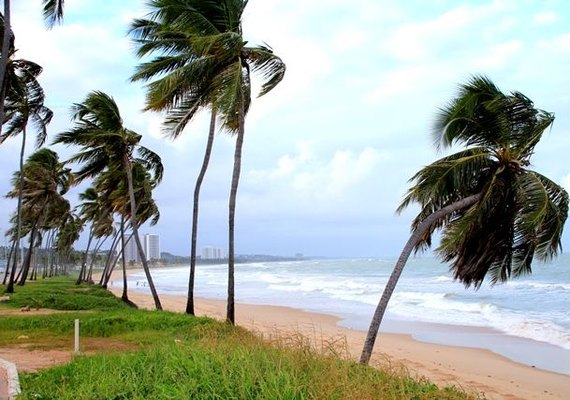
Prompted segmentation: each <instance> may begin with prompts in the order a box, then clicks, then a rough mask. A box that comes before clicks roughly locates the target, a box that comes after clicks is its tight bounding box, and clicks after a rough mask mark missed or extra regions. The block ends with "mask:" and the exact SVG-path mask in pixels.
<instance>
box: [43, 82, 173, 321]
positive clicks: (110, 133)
mask: <svg viewBox="0 0 570 400" xmlns="http://www.w3.org/2000/svg"><path fill="white" fill-rule="evenodd" d="M73 120H74V121H75V126H74V128H73V129H71V130H70V131H67V132H63V133H60V134H59V135H58V136H57V137H56V139H55V141H54V143H63V144H66V145H77V146H80V147H81V151H80V152H79V153H77V154H76V155H74V156H73V157H71V158H70V159H69V160H68V162H78V163H81V168H80V169H79V171H78V172H76V177H77V179H78V180H79V181H81V180H84V179H86V178H89V177H95V176H97V175H98V174H100V173H101V172H103V171H122V172H123V173H124V174H125V175H126V177H125V183H126V184H127V187H128V194H129V201H130V209H131V215H137V211H136V210H137V204H136V201H135V190H134V187H133V173H132V169H133V162H137V163H140V164H141V165H143V166H144V167H145V168H146V169H147V170H149V171H152V173H153V177H154V182H155V183H156V184H157V183H158V182H160V180H161V179H162V173H163V167H162V163H161V160H160V157H159V156H158V155H157V154H156V153H154V152H152V151H151V150H149V149H147V148H146V147H143V146H141V145H140V144H139V142H140V140H141V135H139V134H137V133H136V132H133V131H131V130H129V129H127V128H125V127H124V126H123V120H122V119H121V115H120V112H119V108H118V106H117V104H116V103H115V101H114V100H113V98H112V97H110V96H109V95H107V94H105V93H102V92H99V91H95V92H91V93H89V94H88V95H87V97H86V99H85V100H84V101H83V102H82V103H79V104H75V105H74V107H73ZM135 150H137V152H138V157H135V156H134V154H133V153H134V151H135ZM130 223H131V227H132V230H133V235H134V239H135V242H136V244H137V248H138V251H139V254H140V256H141V260H142V264H143V269H144V272H145V275H146V278H147V280H148V283H149V287H150V289H151V293H152V296H153V299H154V303H155V306H156V308H157V309H158V310H161V309H162V306H161V304H160V299H159V298H158V293H157V292H156V288H155V287H154V283H153V280H152V276H151V275H150V269H149V267H148V263H147V260H146V257H145V255H144V251H143V247H142V244H141V241H140V237H139V233H138V225H139V223H138V221H137V218H131V219H130Z"/></svg>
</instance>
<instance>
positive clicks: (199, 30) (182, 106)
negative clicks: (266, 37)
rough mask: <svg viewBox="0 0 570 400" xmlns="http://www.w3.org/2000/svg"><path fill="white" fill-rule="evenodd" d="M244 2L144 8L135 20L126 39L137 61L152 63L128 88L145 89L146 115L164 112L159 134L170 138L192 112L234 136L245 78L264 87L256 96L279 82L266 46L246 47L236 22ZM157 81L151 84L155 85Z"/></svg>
mask: <svg viewBox="0 0 570 400" xmlns="http://www.w3.org/2000/svg"><path fill="white" fill-rule="evenodd" d="M246 5H247V1H244V0H225V1H214V0H151V1H150V2H149V3H148V6H149V9H150V10H151V12H150V13H149V14H148V15H147V18H145V19H136V20H134V21H133V23H132V25H131V30H130V34H131V36H132V37H133V39H134V40H135V43H136V45H137V55H138V56H139V57H146V56H149V55H156V57H154V58H153V59H151V60H149V61H148V62H144V63H141V64H140V65H139V66H137V69H136V71H135V74H134V75H133V76H132V78H131V79H132V80H133V81H139V80H142V81H148V80H150V79H155V80H154V81H152V82H150V83H149V84H148V86H147V89H148V90H147V98H146V100H147V101H146V103H147V104H146V110H153V111H164V110H166V111H167V112H168V113H167V118H166V121H165V132H166V133H167V134H169V135H171V136H173V137H176V136H178V135H179V134H180V133H181V132H182V130H183V129H184V127H185V126H186V124H187V123H188V122H189V121H190V120H191V119H192V118H193V117H194V115H195V114H196V112H198V111H199V110H200V109H202V108H204V107H207V106H212V105H213V106H214V107H215V109H216V112H217V114H219V115H220V117H221V120H222V123H223V126H224V128H226V129H227V130H229V131H230V132H236V131H237V130H238V125H239V121H238V119H239V118H238V115H239V109H240V107H241V106H242V105H243V107H244V113H245V114H247V110H248V109H249V104H250V98H251V97H250V96H251V83H250V77H249V72H250V70H251V71H254V72H258V73H259V75H260V76H261V77H262V79H263V80H264V82H263V84H262V87H261V91H260V93H259V96H263V95H265V94H266V93H268V92H270V91H271V90H272V89H273V88H275V86H277V84H279V82H281V80H282V79H283V76H284V74H285V64H284V63H283V61H282V60H281V59H280V58H279V57H278V56H276V55H275V54H274V53H273V50H272V49H271V48H270V47H269V46H266V45H264V46H247V42H246V41H244V40H243V37H242V28H241V17H242V14H243V11H244V9H245V7H246ZM157 77H158V79H156V78H157Z"/></svg>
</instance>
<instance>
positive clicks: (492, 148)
mask: <svg viewBox="0 0 570 400" xmlns="http://www.w3.org/2000/svg"><path fill="white" fill-rule="evenodd" d="M553 121H554V115H553V114H551V113H548V112H545V111H542V110H538V109H536V108H534V104H533V103H532V101H531V100H530V99H528V98H527V97H525V96H524V95H523V94H521V93H519V92H513V93H510V94H504V93H502V92H501V91H500V90H499V89H498V88H497V87H496V86H495V85H494V84H493V82H491V81H490V80H489V79H488V78H486V77H484V76H475V77H473V78H472V79H471V80H470V81H469V82H468V83H466V84H464V85H462V86H461V87H460V90H459V94H458V95H457V97H455V98H454V99H453V100H452V101H451V102H450V103H449V105H447V106H446V107H445V108H443V109H442V110H441V112H440V114H439V116H438V118H437V121H436V123H435V130H434V132H435V138H436V145H437V147H450V146H452V145H455V144H463V145H465V146H466V147H467V148H466V149H465V150H463V151H460V152H459V153H455V154H452V155H449V156H447V157H444V158H442V159H440V160H438V161H436V162H434V163H432V164H430V165H428V166H426V167H424V168H423V169H421V170H420V171H419V172H418V173H417V174H416V175H414V177H413V178H412V181H413V182H414V185H413V186H412V187H411V189H410V190H409V191H408V193H407V195H406V196H405V198H404V200H403V202H402V204H401V205H400V207H399V208H398V212H401V211H402V210H403V209H405V208H406V207H407V206H409V205H410V204H412V203H418V204H419V205H420V207H421V210H420V212H419V214H418V215H417V217H416V218H415V219H414V221H413V223H412V235H411V237H410V239H409V240H408V242H407V243H406V245H405V247H404V249H403V251H402V254H401V255H400V258H399V259H398V261H397V262H396V266H395V267H394V271H393V272H392V274H391V276H390V278H389V280H388V283H387V284H386V288H385V289H384V293H383V294H382V297H381V299H380V302H379V303H378V307H377V308H376V311H375V313H374V316H373V319H372V322H371V324H370V328H369V330H368V335H367V338H366V341H365V344H364V348H363V351H362V355H361V358H360V362H361V363H364V364H366V363H368V361H369V360H370V356H371V354H372V349H373V347H374V342H375V340H376V336H377V333H378V328H379V326H380V323H381V321H382V317H383V315H384V312H385V310H386V307H387V305H388V301H389V300H390V297H391V295H392V292H393V291H394V288H395V286H396V283H397V281H398V279H399V277H400V274H401V273H402V270H403V268H404V265H405V263H406V261H407V259H408V257H409V255H410V254H411V252H412V251H414V250H415V251H421V250H423V249H426V248H428V247H429V246H430V245H431V239H432V235H433V233H434V232H436V231H438V230H439V231H441V243H440V245H439V247H438V248H437V249H436V253H438V254H439V255H440V256H441V257H442V259H443V260H444V261H445V262H448V263H450V264H451V270H452V271H453V275H454V278H455V279H457V280H459V281H460V282H462V283H463V284H465V286H466V287H469V286H474V287H475V288H479V287H480V286H481V284H482V283H483V282H484V281H485V279H486V278H487V277H488V278H489V279H490V282H491V284H496V283H501V282H505V281H506V280H508V279H509V278H511V277H513V278H516V277H519V276H521V275H525V274H529V273H531V271H532V269H531V263H532V261H533V259H538V260H548V259H551V258H552V257H554V256H556V255H557V254H558V252H559V251H560V249H561V241H560V239H561V235H562V230H563V227H564V222H565V221H566V217H567V215H568V194H567V193H566V191H565V190H564V189H563V188H562V187H561V186H559V185H557V184H556V183H554V182H553V181H551V180H550V179H548V178H547V177H545V176H544V175H541V174H539V173H538V172H535V171H532V170H531V169H529V168H528V167H529V165H530V157H531V156H532V154H533V152H534V148H535V146H536V145H537V143H538V142H539V140H540V139H541V137H542V135H543V133H544V131H545V130H546V129H547V128H548V127H550V126H551V124H552V122H553Z"/></svg>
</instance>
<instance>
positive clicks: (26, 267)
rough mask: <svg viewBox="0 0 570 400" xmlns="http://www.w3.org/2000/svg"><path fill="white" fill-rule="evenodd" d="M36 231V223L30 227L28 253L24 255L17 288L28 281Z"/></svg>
mask: <svg viewBox="0 0 570 400" xmlns="http://www.w3.org/2000/svg"><path fill="white" fill-rule="evenodd" d="M42 212H43V211H42ZM37 231H38V227H37V223H36V224H34V226H33V227H32V231H31V232H30V248H29V249H28V253H27V254H26V258H25V259H24V263H23V264H22V271H21V277H20V279H19V280H18V286H24V284H25V283H26V279H28V273H29V271H30V265H31V263H32V254H33V249H34V241H35V240H36V232H37Z"/></svg>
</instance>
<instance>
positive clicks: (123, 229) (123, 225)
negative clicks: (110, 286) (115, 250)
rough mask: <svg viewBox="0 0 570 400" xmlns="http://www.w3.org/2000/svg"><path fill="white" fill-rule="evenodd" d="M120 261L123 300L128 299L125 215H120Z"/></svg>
mask: <svg viewBox="0 0 570 400" xmlns="http://www.w3.org/2000/svg"><path fill="white" fill-rule="evenodd" d="M121 261H122V264H123V295H122V296H121V299H123V301H127V302H128V301H129V296H128V295H127V258H126V256H125V217H124V216H122V215H121Z"/></svg>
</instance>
